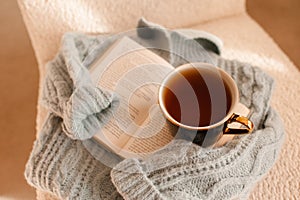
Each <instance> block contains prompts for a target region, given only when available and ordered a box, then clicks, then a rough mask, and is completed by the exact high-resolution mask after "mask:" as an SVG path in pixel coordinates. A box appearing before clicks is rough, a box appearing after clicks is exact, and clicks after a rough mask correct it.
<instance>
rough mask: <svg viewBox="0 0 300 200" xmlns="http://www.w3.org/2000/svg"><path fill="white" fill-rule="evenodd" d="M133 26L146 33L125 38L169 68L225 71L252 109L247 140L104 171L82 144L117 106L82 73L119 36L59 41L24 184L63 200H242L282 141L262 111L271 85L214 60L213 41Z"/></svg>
mask: <svg viewBox="0 0 300 200" xmlns="http://www.w3.org/2000/svg"><path fill="white" fill-rule="evenodd" d="M139 26H142V27H146V28H144V29H141V30H138V36H132V38H134V39H135V40H136V41H138V42H140V43H141V44H143V45H145V46H147V45H149V44H152V45H151V47H156V48H161V49H163V50H169V51H170V52H171V53H170V54H168V55H167V56H166V59H168V60H169V62H170V63H171V64H173V66H178V65H180V64H183V63H185V62H197V61H198V62H209V63H212V64H214V65H217V66H219V67H221V68H223V69H224V70H225V71H227V72H228V73H229V74H230V75H231V76H232V77H233V79H234V80H235V81H236V83H237V85H238V87H239V91H240V101H241V102H242V103H244V104H245V105H246V106H247V107H249V108H250V109H251V116H250V118H251V120H252V121H253V122H254V124H255V126H256V129H255V131H254V132H253V134H251V135H247V136H242V137H236V138H234V139H233V140H232V141H231V142H229V143H228V144H226V145H225V146H223V147H220V148H217V149H205V148H202V147H200V146H197V145H194V144H191V143H190V142H187V141H184V140H174V141H173V142H172V143H171V144H169V145H167V146H166V148H164V149H162V150H161V151H159V152H157V153H155V154H154V155H151V156H149V157H148V158H147V159H145V160H140V159H125V160H123V161H122V162H120V163H119V164H117V165H116V166H115V167H114V168H113V169H112V170H111V168H110V167H107V166H105V165H104V164H103V163H101V162H100V161H98V160H97V159H95V158H94V157H93V156H92V155H91V154H90V152H89V151H88V150H87V149H86V148H85V147H84V145H83V142H82V141H81V140H82V139H87V138H90V137H92V136H93V135H94V134H95V132H96V131H97V130H99V129H100V128H101V126H103V124H104V123H105V122H106V121H107V120H109V117H110V115H111V113H112V112H113V111H114V109H115V108H116V107H117V106H118V100H117V98H116V97H115V95H114V94H113V93H111V92H108V91H104V90H102V89H100V88H96V87H94V86H93V84H92V83H91V81H90V76H89V73H88V70H87V68H88V67H89V65H90V64H91V62H92V61H93V60H94V59H95V58H96V57H98V56H99V55H101V54H102V53H103V52H105V50H106V49H107V47H108V46H109V45H110V44H112V43H113V41H114V40H115V39H116V38H118V37H121V36H122V35H119V36H116V37H113V38H108V37H104V36H85V35H81V34H66V35H65V36H64V38H63V40H62V41H63V42H62V47H61V49H60V52H59V54H58V55H57V56H56V58H55V59H54V60H53V61H52V62H50V63H49V64H48V66H47V70H48V73H47V77H46V79H45V84H44V88H43V97H42V102H43V103H44V104H45V105H46V106H47V108H49V111H50V112H49V115H48V117H47V119H46V121H45V124H44V126H43V128H42V131H41V133H40V137H39V138H37V140H36V141H35V144H34V147H33V150H32V153H31V155H30V158H29V160H28V162H27V165H26V170H25V177H26V180H27V181H28V183H29V184H31V185H32V186H34V187H36V188H38V189H41V190H45V191H47V192H51V193H53V194H55V195H56V196H57V197H60V198H63V199H122V198H125V199H230V198H233V197H238V198H246V197H247V195H248V194H249V192H250V190H251V188H252V186H253V185H254V184H255V182H257V181H258V180H259V179H260V178H261V177H262V176H263V175H264V174H266V172H267V171H268V170H269V169H270V167H271V166H272V165H273V164H274V163H275V161H276V158H277V156H278V154H279V151H280V147H281V143H282V141H283V136H284V134H283V133H284V131H283V125H282V122H281V120H280V118H279V116H278V115H277V114H276V112H275V111H274V110H273V109H272V108H270V107H269V98H270V95H271V91H272V87H273V80H272V79H271V78H270V77H269V76H268V75H266V74H265V73H263V72H262V71H261V70H260V69H259V68H256V67H252V66H250V65H249V64H245V63H240V62H238V61H229V60H225V59H223V58H221V57H220V56H219V55H218V53H219V52H220V46H219V45H218V44H217V43H215V41H214V40H213V39H212V38H209V37H208V38H207V37H202V38H194V39H189V38H186V37H185V36H183V35H181V34H180V33H178V32H176V31H167V30H165V29H164V28H163V27H161V26H158V25H155V24H152V23H148V22H147V21H145V20H141V21H140V22H139ZM153 41H154V42H153ZM155 41H160V42H156V43H155ZM155 52H156V51H155ZM74 139H77V140H74ZM103 153H104V154H105V153H107V154H108V155H109V154H110V153H109V152H107V151H106V150H105V149H103ZM169 161H172V162H169Z"/></svg>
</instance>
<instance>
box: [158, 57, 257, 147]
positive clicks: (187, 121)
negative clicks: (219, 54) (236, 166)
mask: <svg viewBox="0 0 300 200" xmlns="http://www.w3.org/2000/svg"><path fill="white" fill-rule="evenodd" d="M238 103H239V92H238V88H237V85H236V83H235V82H234V80H233V79H232V78H231V77H230V75H229V74H227V73H226V72H225V71H224V70H222V69H220V68H218V67H215V66H213V65H211V64H207V63H188V64H185V65H182V66H180V67H177V68H176V69H174V70H173V71H172V72H171V73H170V74H168V75H167V76H166V78H165V79H164V80H163V82H162V84H161V86H160V89H159V105H160V108H161V110H162V112H163V114H164V116H165V117H166V118H167V119H168V121H170V122H171V123H172V124H174V125H175V126H177V127H178V128H179V130H181V133H184V135H185V136H187V135H189V134H190V135H193V133H194V137H193V139H192V140H193V142H194V143H196V144H199V145H201V146H203V147H209V146H212V145H214V144H215V143H216V142H217V141H218V139H219V138H220V137H221V136H222V135H223V134H234V135H240V134H248V133H251V132H252V130H253V127H254V125H253V123H252V122H251V121H250V120H249V119H248V118H247V117H244V116H240V115H238V114H236V113H234V111H235V108H236V107H237V105H238ZM232 123H240V124H242V125H243V127H241V128H231V127H230V124H232Z"/></svg>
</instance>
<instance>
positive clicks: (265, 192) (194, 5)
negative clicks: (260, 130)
mask: <svg viewBox="0 0 300 200" xmlns="http://www.w3.org/2000/svg"><path fill="white" fill-rule="evenodd" d="M19 5H20V8H21V11H22V13H23V17H24V20H25V23H26V25H27V28H28V31H29V34H30V37H31V40H32V43H33V47H34V49H35V52H36V56H37V59H38V62H39V67H40V75H41V76H40V77H41V80H42V79H43V77H44V76H43V75H44V66H45V63H46V62H47V61H48V60H50V59H52V58H53V57H54V54H55V52H57V50H58V46H59V41H60V38H61V36H62V34H63V33H64V32H67V31H82V32H90V33H105V32H115V31H122V30H126V29H129V28H134V26H135V22H136V20H137V19H138V18H140V17H141V16H145V17H147V18H148V19H149V20H151V21H154V22H157V23H160V24H163V25H164V26H166V27H169V28H179V27H185V28H187V27H189V28H193V29H199V30H205V31H208V32H211V33H213V34H215V35H217V36H218V37H220V38H221V39H222V40H223V41H224V48H223V57H225V58H229V59H238V60H243V61H245V62H249V63H251V64H253V65H257V66H260V67H261V68H262V69H263V70H264V71H266V72H267V73H268V74H270V75H271V76H273V77H274V79H275V80H276V83H277V84H276V88H275V91H274V96H273V100H272V105H273V106H274V107H275V109H276V110H278V111H279V113H280V115H281V116H282V118H283V120H284V123H285V130H286V141H285V144H284V146H283V150H282V151H281V156H280V158H279V160H278V162H277V163H276V165H275V166H274V167H273V169H272V170H271V171H270V172H269V174H268V175H267V176H266V177H265V178H264V179H263V180H262V181H261V182H260V183H259V184H258V185H257V186H256V188H255V189H254V190H253V191H252V195H251V197H250V199H297V198H299V197H300V182H299V180H300V171H299V170H298V168H299V166H300V158H299V153H300V147H299V143H300V132H299V127H298V124H299V121H300V106H299V102H300V95H299V94H300V72H299V71H298V70H297V68H296V67H295V66H294V65H293V64H292V63H291V62H290V60H289V59H288V58H287V56H286V55H285V54H284V53H283V52H282V51H281V50H280V48H279V47H278V46H277V45H276V44H275V43H274V41H273V40H272V39H271V38H270V37H269V36H268V35H267V34H266V32H265V31H264V30H262V28H261V27H259V25H258V24H257V23H256V22H254V21H253V20H252V19H251V18H250V17H249V16H248V15H247V14H246V13H245V9H244V1H239V0H228V1H226V4H221V5H220V2H219V1H217V0H212V1H211V0H201V1H198V0H192V1H189V2H185V1H180V0H175V1H171V0H167V1H158V0H148V1H147V0H141V1H137V0H132V1H129V0H124V1H101V0H100V1H98V0H87V1H79V0H78V1H74V0H66V1H58V0H53V1H46V0H19ZM45 114H46V110H45V109H44V108H43V107H41V106H40V105H39V106H38V116H37V133H38V132H39V130H40V128H41V122H43V121H44V116H45ZM47 197H49V195H48V194H45V193H44V192H42V191H38V199H47ZM53 198H54V197H51V196H50V199H53Z"/></svg>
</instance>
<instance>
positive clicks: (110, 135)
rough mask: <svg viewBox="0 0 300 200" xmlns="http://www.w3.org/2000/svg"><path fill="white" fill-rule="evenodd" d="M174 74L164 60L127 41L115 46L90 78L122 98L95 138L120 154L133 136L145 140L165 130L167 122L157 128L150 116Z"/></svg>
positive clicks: (93, 69) (93, 66)
mask: <svg viewBox="0 0 300 200" xmlns="http://www.w3.org/2000/svg"><path fill="white" fill-rule="evenodd" d="M172 70H173V67H172V66H171V65H170V64H169V63H168V62H166V61H165V60H164V59H162V58H161V57H159V56H157V55H156V54H154V53H153V52H151V51H149V50H147V49H145V48H144V47H142V46H140V45H139V44H137V43H135V42H134V41H133V40H131V39H129V38H127V37H124V38H122V39H121V40H119V41H117V42H116V43H115V44H114V45H112V47H111V48H110V49H109V50H108V51H107V52H106V53H105V54H104V55H103V56H102V57H101V58H100V59H99V60H97V61H95V63H94V64H93V65H92V66H91V76H92V80H93V81H94V82H95V84H96V85H98V86H99V87H102V88H105V89H109V90H112V91H114V92H115V93H116V94H117V95H118V96H119V99H120V106H119V107H118V109H117V111H116V112H115V113H114V116H113V117H112V119H111V120H110V121H109V122H108V123H107V124H106V125H105V126H104V127H103V128H102V129H101V131H99V133H97V134H96V135H95V136H94V138H95V139H96V140H97V141H100V142H102V143H104V144H105V145H106V146H108V147H109V148H111V149H112V150H114V151H115V152H116V153H120V151H122V149H123V148H124V147H125V146H127V143H128V142H129V141H130V140H131V138H132V137H133V136H135V135H137V134H138V135H140V137H143V139H145V138H146V137H147V138H149V137H151V136H153V135H154V134H156V133H157V132H158V131H160V130H162V129H163V127H164V126H165V123H166V122H165V119H164V118H163V121H162V120H160V121H159V124H158V123H157V120H156V121H155V120H154V119H157V118H151V115H152V114H153V113H155V112H154V111H155V110H156V112H157V110H158V109H157V108H159V107H158V88H159V84H160V83H161V82H162V80H163V79H164V77H165V76H166V75H167V74H168V73H170V72H171V71H172ZM151 113H152V114H151ZM149 116H150V117H149ZM161 117H163V116H161ZM160 119H162V118H160ZM145 124H146V125H145ZM153 124H155V125H153ZM141 127H142V128H141ZM153 127H155V128H153ZM141 130H144V131H142V132H143V134H141ZM165 132H167V129H166V130H165ZM160 137H161V136H160ZM151 141H152V140H149V141H147V143H151ZM153 141H154V140H153ZM153 146H154V144H153Z"/></svg>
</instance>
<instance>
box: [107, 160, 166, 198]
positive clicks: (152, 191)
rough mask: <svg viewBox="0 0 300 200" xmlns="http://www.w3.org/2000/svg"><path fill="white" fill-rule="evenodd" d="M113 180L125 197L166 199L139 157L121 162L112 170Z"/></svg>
mask: <svg viewBox="0 0 300 200" xmlns="http://www.w3.org/2000/svg"><path fill="white" fill-rule="evenodd" d="M111 177H112V182H113V183H114V185H115V186H116V188H117V190H118V192H119V193H120V194H121V195H122V196H123V197H124V198H125V199H164V198H163V197H162V196H161V194H160V192H159V191H158V189H157V188H156V187H155V186H154V185H153V183H152V182H151V180H149V179H148V178H147V176H146V174H145V173H144V172H143V169H142V166H141V165H140V162H139V161H138V160H137V159H131V160H128V162H123V163H122V162H121V163H119V164H118V165H117V167H115V168H114V169H113V170H112V171H111Z"/></svg>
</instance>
